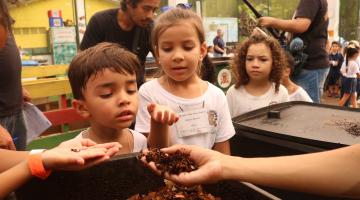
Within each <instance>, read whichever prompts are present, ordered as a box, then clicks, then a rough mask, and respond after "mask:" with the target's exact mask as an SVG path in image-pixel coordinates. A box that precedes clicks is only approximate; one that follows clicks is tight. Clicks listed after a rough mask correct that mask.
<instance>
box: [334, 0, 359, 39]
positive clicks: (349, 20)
mask: <svg viewBox="0 0 360 200" xmlns="http://www.w3.org/2000/svg"><path fill="white" fill-rule="evenodd" d="M359 4H360V3H359V0H340V24H339V35H340V36H342V37H343V38H345V39H346V40H358V39H359V37H358V27H359Z"/></svg>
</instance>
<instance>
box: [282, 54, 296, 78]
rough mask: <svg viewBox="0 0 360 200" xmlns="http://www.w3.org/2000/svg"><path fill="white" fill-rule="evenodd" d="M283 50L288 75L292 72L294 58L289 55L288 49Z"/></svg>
mask: <svg viewBox="0 0 360 200" xmlns="http://www.w3.org/2000/svg"><path fill="white" fill-rule="evenodd" d="M284 52H285V59H286V62H285V67H287V68H290V75H291V74H292V72H293V71H294V66H295V60H294V57H293V56H292V55H291V53H289V52H288V51H284Z"/></svg>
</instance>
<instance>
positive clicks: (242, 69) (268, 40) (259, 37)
mask: <svg viewBox="0 0 360 200" xmlns="http://www.w3.org/2000/svg"><path fill="white" fill-rule="evenodd" d="M259 43H264V44H265V45H266V46H268V47H269V48H270V51H271V56H272V60H273V62H272V69H271V72H270V76H269V81H271V82H273V83H275V92H278V91H279V87H280V80H281V78H282V73H283V67H284V66H285V56H284V52H283V49H282V48H281V46H280V44H279V42H278V41H277V40H275V39H274V38H272V37H269V36H266V35H264V34H262V33H254V34H252V35H251V36H250V37H249V38H247V39H246V40H245V41H243V42H242V43H241V44H240V45H238V47H237V49H236V52H235V59H234V64H233V65H232V71H233V74H234V76H235V88H239V87H240V86H241V85H246V84H248V83H249V81H250V78H249V75H248V74H247V72H246V66H245V65H246V55H247V52H248V49H249V47H250V46H251V45H253V44H259Z"/></svg>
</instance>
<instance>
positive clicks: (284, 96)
mask: <svg viewBox="0 0 360 200" xmlns="http://www.w3.org/2000/svg"><path fill="white" fill-rule="evenodd" d="M280 88H281V90H282V93H283V95H282V98H281V103H284V102H288V101H290V99H289V93H288V90H287V89H286V88H285V86H282V85H280Z"/></svg>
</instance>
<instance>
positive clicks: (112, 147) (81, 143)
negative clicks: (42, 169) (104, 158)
mask: <svg viewBox="0 0 360 200" xmlns="http://www.w3.org/2000/svg"><path fill="white" fill-rule="evenodd" d="M58 147H59V148H68V149H70V148H78V149H85V148H87V147H91V148H105V149H106V154H107V155H108V156H109V157H112V156H113V155H115V154H116V153H117V152H118V151H119V150H120V148H122V146H121V144H120V143H118V142H109V143H104V144H96V143H95V142H94V141H92V140H90V139H81V140H78V139H72V140H68V141H65V142H62V143H61V144H60V145H59V146H58Z"/></svg>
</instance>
